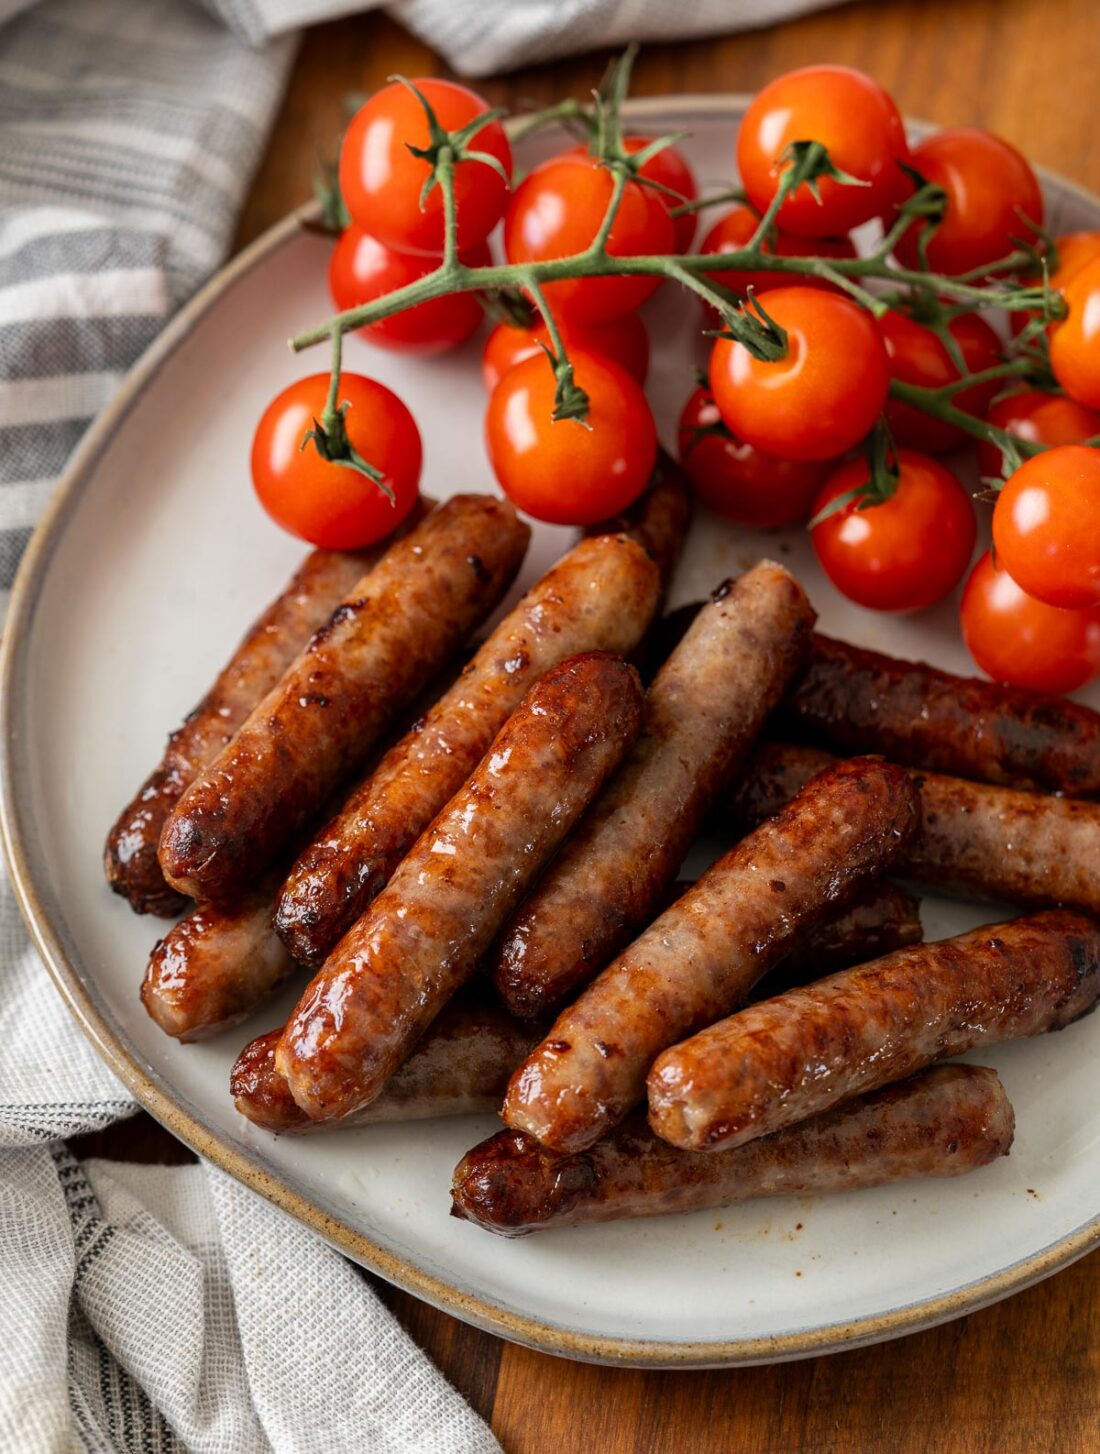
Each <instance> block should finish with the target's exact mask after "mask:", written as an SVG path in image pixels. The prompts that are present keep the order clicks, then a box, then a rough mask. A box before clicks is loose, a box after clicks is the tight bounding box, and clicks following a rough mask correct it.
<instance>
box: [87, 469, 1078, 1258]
mask: <svg viewBox="0 0 1100 1454" xmlns="http://www.w3.org/2000/svg"><path fill="white" fill-rule="evenodd" d="M688 523H689V510H688V503H687V494H686V491H685V489H684V486H683V481H682V479H681V478H680V476H679V474H678V472H677V471H676V469H675V467H674V466H673V465H672V464H671V463H670V462H669V461H667V460H664V459H662V461H661V462H660V465H659V467H658V471H657V473H656V475H655V478H654V481H653V482H652V484H651V486H650V489H649V491H648V492H647V493H646V494H645V495H644V496H643V497H642V500H641V501H640V502H639V504H638V505H637V506H636V507H635V508H634V510H632V511H631V512H630V514H629V515H628V516H626V517H623V518H620V519H617V520H615V521H613V522H607V523H606V524H605V525H604V526H602V527H600V528H599V529H597V530H595V531H593V532H591V533H590V534H589V535H587V536H586V537H585V538H583V539H582V540H580V541H579V543H578V544H577V545H575V546H574V548H573V549H572V550H571V551H569V553H568V554H567V555H565V556H564V557H563V559H562V560H561V561H559V562H558V564H557V565H555V566H554V567H553V568H552V569H551V570H550V571H549V572H548V573H547V574H546V575H545V576H544V577H543V578H542V580H540V581H539V582H537V583H536V584H535V585H534V586H533V587H532V588H531V589H530V590H529V591H528V592H527V594H526V595H525V596H524V597H523V598H522V599H521V600H520V601H519V603H518V604H517V605H516V606H515V607H514V608H513V609H512V610H510V611H509V612H507V614H505V615H504V616H503V619H501V620H500V621H499V624H497V625H496V626H495V627H494V628H493V629H492V630H491V631H490V632H489V634H488V635H485V636H484V637H483V638H482V639H481V640H480V642H478V643H477V644H476V645H471V644H470V643H471V641H472V640H473V639H474V638H475V637H476V636H477V634H478V632H479V631H481V630H482V629H483V628H484V626H485V623H486V622H487V621H489V619H490V618H491V617H493V615H494V612H496V611H497V608H498V607H499V606H500V604H501V602H502V600H503V599H504V597H505V596H506V594H507V592H508V590H509V587H510V586H511V584H512V582H513V581H514V579H515V577H516V574H517V572H518V571H519V568H520V566H521V564H522V561H523V557H524V554H525V551H526V549H527V545H528V538H529V531H528V529H527V527H526V526H525V525H524V524H523V523H522V522H521V521H520V520H519V519H518V518H517V517H516V515H515V513H514V511H513V510H512V509H511V507H510V506H509V505H508V504H507V503H506V502H505V501H502V500H500V499H497V498H495V497H490V496H484V495H459V496H456V497H455V498H453V499H451V500H449V501H448V502H446V503H445V504H442V505H438V506H434V507H432V506H431V504H430V502H426V503H425V504H424V506H423V507H422V509H421V510H419V511H418V512H416V513H415V514H414V516H413V517H412V518H411V519H410V520H409V521H408V522H407V523H406V525H405V527H404V528H403V529H402V531H401V532H400V533H399V534H398V535H397V536H395V537H392V538H391V540H390V541H389V542H388V543H387V544H386V545H385V546H384V547H379V548H378V549H376V550H374V551H370V552H361V553H342V552H332V551H315V552H313V553H312V554H311V555H310V556H309V557H308V558H307V560H306V561H305V563H304V564H303V566H302V567H301V569H300V570H299V571H298V573H297V574H296V575H295V577H294V578H293V580H292V581H291V582H290V583H289V585H288V586H287V589H286V590H285V591H284V592H283V593H282V595H281V596H280V597H279V598H278V599H277V600H276V601H275V602H274V603H273V605H272V606H271V607H269V609H268V610H267V611H266V613H265V614H264V615H263V616H262V617H261V618H260V619H259V620H258V621H257V622H256V624H255V625H254V626H253V628H252V629H251V631H250V632H249V633H248V635H247V636H246V637H245V639H244V641H243V642H242V643H241V645H240V646H239V648H238V649H237V652H236V653H235V654H234V656H233V658H232V660H231V661H230V662H229V664H228V665H227V666H226V668H225V669H224V670H223V671H222V673H221V675H220V676H219V677H218V679H217V680H216V682H215V683H214V685H213V687H212V688H211V690H210V692H209V693H208V694H207V696H206V697H205V698H204V699H203V701H202V702H201V703H200V705H199V706H198V708H197V709H196V710H195V712H193V713H192V714H191V716H190V717H189V718H188V719H187V721H186V722H185V723H184V724H183V726H182V727H181V728H180V729H179V730H178V731H177V732H175V733H174V734H173V735H172V737H171V738H170V739H169V743H168V747H167V749H166V751H165V754H164V757H163V759H162V761H161V763H160V764H159V765H158V767H157V768H156V769H155V771H154V772H153V773H152V774H151V776H150V777H149V778H148V779H147V780H146V782H145V783H144V784H143V786H142V787H141V789H140V790H139V791H138V793H137V794H136V796H135V798H134V799H133V801H132V802H131V803H130V804H129V805H128V806H127V807H126V808H125V809H124V810H123V812H122V814H121V815H120V817H119V819H118V821H117V822H116V824H115V825H114V827H113V828H112V829H111V832H110V834H109V836H108V840H107V850H106V872H107V878H108V881H109V883H110V885H111V887H112V888H113V889H114V890H115V891H116V892H118V893H120V894H122V895H123V896H124V897H125V898H127V899H128V900H129V902H130V904H131V906H132V907H133V908H134V909H135V910H136V911H137V912H139V913H155V914H161V915H173V916H174V915H175V914H176V913H178V912H179V911H180V910H181V909H182V908H183V907H184V906H185V905H186V904H187V901H188V900H193V901H194V903H193V906H192V907H191V908H190V909H189V911H188V912H186V913H185V914H184V915H183V917H182V918H180V919H179V920H178V921H177V922H176V923H175V924H174V926H173V927H172V928H170V929H169V930H168V932H167V933H166V934H165V935H164V937H163V938H162V939H161V940H159V942H158V943H157V945H156V946H155V948H154V950H153V953H152V955H151V958H150V960H149V964H148V966H147V969H146V973H145V978H144V981H143V984H142V987H141V994H142V999H143V1002H144V1004H145V1007H146V1009H147V1010H148V1012H149V1014H150V1015H151V1016H152V1017H153V1018H154V1020H156V1022H157V1023H158V1024H159V1025H160V1026H161V1027H162V1028H163V1029H164V1030H165V1031H166V1032H167V1033H168V1034H170V1035H173V1036H175V1037H177V1038H178V1039H180V1040H184V1041H188V1040H197V1039H201V1038H204V1037H206V1036H209V1035H212V1034H216V1033H219V1032H223V1031H225V1030H227V1029H228V1028H230V1027H232V1026H233V1025H236V1024H238V1023H239V1022H240V1021H242V1020H244V1019H246V1018H248V1017H250V1016H252V1015H253V1014H254V1013H255V1012H256V1011H257V1010H258V1009H259V1008H260V1007H261V1006H262V1005H263V1004H264V1002H265V1001H266V1000H267V999H268V998H269V997H270V996H271V995H272V993H273V992H274V990H275V989H276V988H277V987H278V986H279V985H280V984H281V983H282V982H283V981H284V980H285V979H286V978H287V977H288V976H289V975H291V974H292V973H295V972H297V971H298V970H299V967H300V966H305V967H306V968H307V969H308V970H309V971H311V972H312V974H313V977H312V979H311V980H309V982H308V984H306V985H305V987H304V988H303V990H302V993H301V996H300V998H299V1000H298V1003H297V1005H296V1006H295V1008H294V1011H293V1013H292V1014H291V1016H290V1019H289V1021H288V1022H287V1023H286V1024H285V1025H283V1026H281V1027H279V1028H277V1029H274V1030H271V1031H270V1032H269V1033H267V1034H264V1035H261V1036H259V1037H258V1038H256V1039H254V1040H252V1041H251V1042H250V1043H249V1044H248V1045H246V1046H245V1048H244V1050H243V1051H242V1052H241V1054H240V1056H239V1057H238V1060H237V1063H236V1065H235V1066H234V1068H233V1073H232V1083H231V1091H232V1095H233V1097H234V1100H235V1103H236V1105H237V1108H238V1109H239V1111H240V1112H241V1113H242V1114H243V1115H244V1116H246V1117H248V1118H249V1119H250V1120H251V1121H253V1122H254V1123H256V1124H257V1125H259V1126H262V1127H265V1128H267V1129H268V1130H271V1131H279V1132H291V1133H301V1132H306V1131H313V1130H324V1129H334V1128H336V1127H340V1126H351V1125H364V1124H369V1123H372V1122H378V1121H386V1120H413V1119H417V1118H426V1117H432V1116H443V1115H459V1114H464V1113H469V1112H485V1111H499V1112H500V1114H501V1116H502V1118H503V1120H504V1123H505V1126H506V1128H507V1129H505V1130H504V1131H502V1132H500V1133H498V1134H497V1135H495V1136H493V1137H491V1138H490V1139H489V1140H487V1141H485V1142H483V1143H482V1144H481V1145H479V1146H476V1147H474V1148H473V1150H471V1151H470V1152H469V1153H468V1154H467V1155H466V1156H465V1157H464V1158H463V1160H462V1162H461V1163H460V1165H459V1166H458V1168H457V1169H456V1171H455V1176H454V1183H453V1188H452V1197H453V1207H452V1210H453V1212H454V1214H455V1215H457V1216H460V1217H464V1218H467V1219H469V1220H471V1221H473V1222H475V1223H477V1224H478V1225H480V1226H482V1227H485V1228H487V1229H489V1230H490V1231H494V1232H497V1233H501V1234H503V1235H507V1236H515V1235H520V1234H522V1233H525V1232H530V1231H533V1230H537V1229H542V1228H546V1227H553V1226H562V1225H567V1224H572V1223H578V1222H593V1221H604V1220H609V1219H612V1218H616V1217H634V1216H650V1215H656V1214H660V1213H664V1212H669V1211H674V1210H686V1209H692V1208H701V1207H712V1206H717V1205H725V1204H727V1203H731V1202H735V1201H741V1200H744V1199H746V1198H749V1197H757V1196H769V1195H774V1194H777V1193H789V1192H826V1191H839V1190H845V1189H849V1188H854V1187H860V1186H872V1185H878V1184H881V1183H884V1182H888V1181H892V1180H895V1179H897V1178H901V1177H916V1176H954V1175H958V1174H960V1173H962V1172H966V1171H970V1170H973V1169H975V1168H977V1167H980V1166H983V1165H986V1164H988V1163H989V1162H991V1161H993V1160H995V1159H996V1158H997V1157H999V1156H1002V1155H1004V1154H1006V1153H1007V1152H1008V1150H1009V1147H1010V1145H1011V1142H1012V1135H1013V1112H1012V1108H1011V1106H1010V1105H1009V1102H1008V1100H1007V1097H1006V1096H1005V1093H1004V1089H1003V1087H1002V1086H1001V1084H1000V1081H999V1080H998V1078H997V1076H996V1074H995V1073H994V1072H993V1071H991V1070H987V1069H983V1068H981V1067H977V1066H971V1065H946V1064H942V1063H941V1062H943V1061H945V1060H946V1059H947V1058H948V1057H952V1056H956V1055H959V1054H962V1053H963V1052H966V1051H969V1050H973V1049H976V1048H980V1047H982V1046H985V1045H992V1044H996V1043H997V1042H999V1041H1002V1040H1007V1039H1011V1038H1017V1037H1021V1036H1029V1035H1037V1034H1041V1033H1043V1032H1045V1031H1049V1030H1056V1029H1061V1028H1062V1027H1063V1026H1065V1025H1068V1024H1070V1023H1071V1022H1072V1021H1074V1020H1076V1019H1078V1018H1079V1017H1080V1016H1082V1015H1084V1014H1086V1013H1087V1012H1088V1011H1090V1010H1091V1009H1093V1008H1094V1007H1095V1005H1096V1002H1097V998H1098V996H1100V802H1097V801H1095V799H1096V798H1098V797H1100V716H1098V715H1097V714H1096V713H1094V712H1092V711H1090V710H1088V709H1087V708H1085V707H1081V706H1078V705H1075V704H1073V703H1069V702H1065V701H1052V700H1049V699H1046V698H1042V697H1037V696H1033V695H1031V694H1027V693H1023V692H1019V691H1015V690H1008V689H1004V688H1000V687H996V686H992V685H990V684H988V683H983V682H978V681H964V680H962V679H960V678H957V677H953V676H950V675H949V674H947V673H944V672H939V671H935V670H933V669H932V668H930V667H927V666H922V665H918V664H914V663H909V662H903V661H896V660H893V659H891V658H888V657H884V656H880V655H877V654H875V653H871V652H867V651H862V650H859V649H857V648H855V647H851V646H848V645H845V644H844V643H842V642H838V641H832V640H829V639H827V638H825V637H823V636H819V635H816V634H815V633H814V629H813V628H814V624H815V615H814V611H813V609H812V607H811V605H810V603H809V601H808V600H807V598H806V595H805V593H804V592H803V590H802V588H801V587H800V586H799V584H798V582H797V581H795V580H794V578H793V577H792V576H791V575H790V574H789V572H787V571H786V570H785V569H784V568H783V567H782V566H780V565H776V564H773V563H771V562H768V561H762V562H761V563H760V564H758V565H756V566H755V567H754V568H753V569H751V570H749V571H747V572H746V573H745V574H743V575H741V576H740V577H739V578H737V579H735V580H728V581H725V582H723V583H721V584H720V585H719V586H718V587H717V588H716V589H715V590H714V592H713V593H712V595H711V596H710V598H709V599H708V600H707V601H705V602H703V603H702V604H700V605H698V606H693V607H691V608H685V609H684V610H681V611H679V612H675V613H673V614H672V615H671V616H666V617H663V618H662V617H661V615H660V612H661V603H662V599H663V595H664V593H665V590H666V588H667V586H668V582H669V577H670V575H671V573H672V571H673V569H674V567H675V564H676V561H677V559H678V557H679V553H680V550H681V547H682V544H683V541H684V537H685V534H686V531H687V528H688ZM703 832H706V833H708V834H710V835H712V836H713V835H714V834H719V835H722V836H724V837H725V839H726V842H727V843H728V845H729V846H728V849H727V851H726V852H725V853H724V854H723V855H722V856H721V857H720V858H719V859H718V860H717V861H716V862H715V863H714V864H713V865H712V866H711V868H710V869H708V870H707V872H706V873H704V874H703V876H702V877H701V878H700V879H699V880H698V881H697V882H695V883H691V884H684V883H678V882H677V878H676V876H677V873H678V871H679V869H680V866H681V864H682V862H683V860H684V858H685V856H686V854H687V853H688V850H689V849H690V848H691V846H692V844H693V842H694V841H695V840H696V839H697V838H698V837H699V835H700V834H701V833H703ZM888 875H898V876H900V877H901V878H902V879H904V880H906V881H907V882H916V883H918V884H920V883H923V884H929V885H932V886H934V887H935V888H937V889H938V890H940V891H942V892H948V893H960V894H963V895H965V896H967V897H971V898H974V897H977V898H982V899H988V900H991V901H993V902H996V903H999V904H1002V905H1003V904H1005V903H1011V904H1016V905H1020V906H1023V907H1026V908H1027V909H1028V910H1029V911H1030V912H1028V913H1027V914H1026V916H1024V917H1017V918H1011V919H1007V920H1006V921H1005V922H998V923H994V924H991V925H989V926H987V927H985V928H982V929H978V930H974V931H973V932H971V933H968V934H963V935H960V936H958V937H957V938H954V939H950V940H944V941H940V942H938V943H932V944H925V943H924V942H923V940H922V933H921V924H920V916H919V904H918V901H917V900H916V898H915V897H914V895H913V893H912V892H911V891H910V889H909V888H908V887H902V886H901V885H899V884H897V883H895V882H893V881H892V880H891V878H890V877H888ZM1002 917H1003V910H1002Z"/></svg>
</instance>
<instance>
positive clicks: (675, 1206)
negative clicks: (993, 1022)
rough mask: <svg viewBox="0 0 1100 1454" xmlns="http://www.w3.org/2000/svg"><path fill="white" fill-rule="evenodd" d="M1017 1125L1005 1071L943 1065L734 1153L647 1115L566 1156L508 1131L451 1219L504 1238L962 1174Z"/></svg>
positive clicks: (474, 1156)
mask: <svg viewBox="0 0 1100 1454" xmlns="http://www.w3.org/2000/svg"><path fill="white" fill-rule="evenodd" d="M1013 1130H1014V1120H1013V1115H1012V1106H1011V1105H1010V1104H1009V1100H1008V1097H1007V1096H1006V1095H1005V1092H1004V1087H1003V1086H1002V1085H1001V1082H1000V1081H999V1080H998V1079H997V1075H996V1072H995V1071H992V1070H986V1069H984V1068H983V1067H981V1066H977V1065H941V1066H937V1067H936V1068H935V1069H934V1070H926V1071H924V1072H923V1073H922V1074H920V1075H916V1076H914V1077H913V1078H912V1079H911V1080H907V1081H902V1082H901V1084H900V1085H891V1086H887V1087H886V1088H885V1089H884V1090H879V1091H873V1092H871V1094H870V1095H866V1096H861V1097H860V1098H859V1099H858V1100H854V1101H850V1102H849V1103H848V1104H847V1105H845V1106H841V1107H839V1108H838V1109H837V1110H835V1111H830V1112H828V1113H827V1114H825V1115H823V1116H818V1117H816V1118H815V1119H814V1120H812V1121H805V1122H803V1123H802V1124H801V1125H799V1126H792V1127H789V1128H788V1129H787V1130H785V1131H780V1132H778V1133H777V1134H776V1135H774V1136H767V1137H764V1138H763V1139H761V1140H758V1141H753V1142H751V1143H750V1144H749V1145H747V1146H741V1147H738V1148H737V1149H736V1150H732V1151H720V1152H715V1153H710V1154H700V1153H698V1152H692V1151H678V1150H676V1149H675V1148H673V1147H672V1146H669V1145H667V1144H666V1143H665V1142H664V1141H660V1140H658V1138H657V1137H656V1136H654V1135H653V1133H652V1131H650V1130H649V1129H648V1128H647V1126H646V1124H645V1120H644V1118H643V1117H642V1116H641V1115H636V1116H632V1117H631V1118H630V1119H629V1120H628V1121H627V1122H626V1123H625V1124H624V1125H622V1126H620V1127H619V1128H618V1129H617V1130H615V1131H613V1132H612V1133H611V1134H610V1135H609V1136H607V1137H605V1138H604V1140H602V1141H599V1142H597V1144H596V1145H595V1146H593V1147H591V1148H590V1149H589V1150H587V1151H581V1152H574V1153H573V1154H571V1155H566V1156H559V1155H556V1154H555V1153H554V1152H553V1151H548V1150H546V1148H545V1147H543V1146H540V1145H539V1143H538V1142H537V1141H536V1140H534V1138H533V1137H531V1136H525V1135H524V1134H523V1132H522V1131H501V1132H498V1134H497V1135H495V1136H492V1137H490V1138H489V1140H488V1141H483V1142H482V1143H481V1145H480V1146H475V1147H474V1149H473V1150H472V1151H470V1152H468V1153H467V1154H466V1156H464V1157H463V1159H462V1161H460V1162H459V1165H458V1168H457V1169H456V1171H455V1174H454V1182H453V1186H452V1208H451V1215H452V1216H456V1217H462V1218H464V1219H466V1220H467V1221H471V1222H476V1223H477V1225H478V1226H479V1227H484V1229H485V1230H486V1231H487V1232H496V1233H497V1234H498V1235H499V1236H501V1237H522V1236H525V1235H526V1234H527V1233H528V1232H541V1231H545V1230H548V1229H551V1228H554V1227H573V1226H577V1225H578V1224H579V1223H582V1222H611V1221H616V1220H618V1219H619V1218H621V1217H657V1216H662V1215H664V1214H666V1213H669V1212H695V1211H700V1210H702V1209H703V1208H706V1207H724V1206H730V1205H732V1204H733V1203H735V1202H744V1201H750V1200H752V1199H755V1198H757V1197H770V1196H806V1195H818V1194H820V1193H824V1192H845V1191H855V1190H857V1189H858V1188H860V1187H869V1186H882V1185H884V1184H889V1183H892V1182H896V1181H906V1180H908V1179H909V1178H911V1177H931V1176H962V1175H964V1174H965V1173H966V1172H969V1171H976V1170H977V1169H978V1168H979V1167H982V1166H987V1165H988V1164H989V1163H990V1162H992V1161H995V1160H996V1159H997V1158H998V1157H1000V1156H1007V1155H1008V1151H1009V1148H1010V1147H1011V1145H1012V1136H1013Z"/></svg>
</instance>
